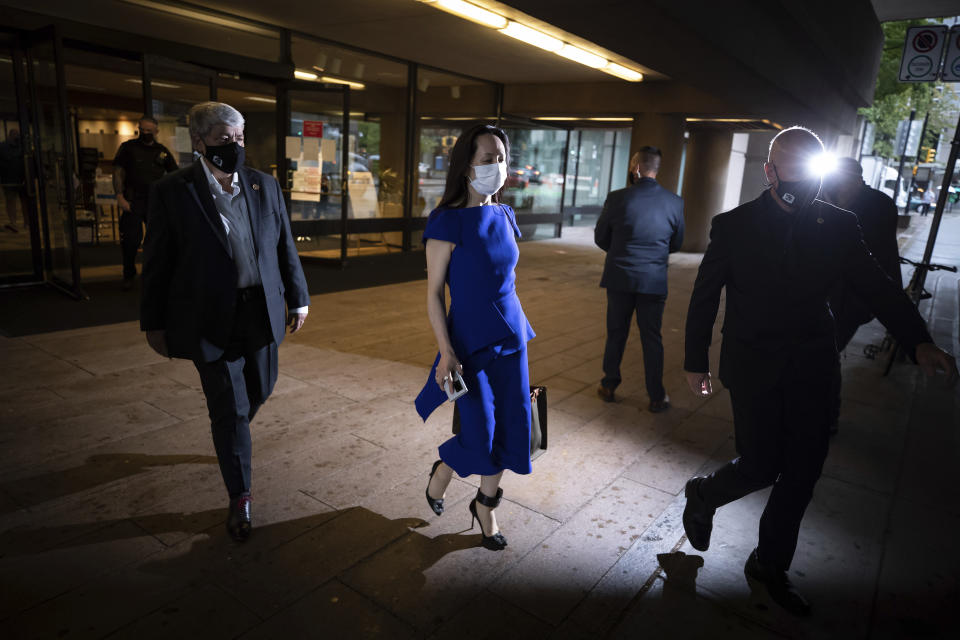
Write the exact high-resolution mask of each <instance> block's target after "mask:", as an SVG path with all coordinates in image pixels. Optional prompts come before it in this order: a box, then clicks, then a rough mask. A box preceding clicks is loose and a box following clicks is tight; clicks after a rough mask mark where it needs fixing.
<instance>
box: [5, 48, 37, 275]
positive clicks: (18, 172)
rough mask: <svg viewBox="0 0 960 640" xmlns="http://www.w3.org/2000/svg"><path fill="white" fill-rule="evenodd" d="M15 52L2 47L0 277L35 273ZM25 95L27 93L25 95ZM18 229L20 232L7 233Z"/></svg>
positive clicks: (25, 136)
mask: <svg viewBox="0 0 960 640" xmlns="http://www.w3.org/2000/svg"><path fill="white" fill-rule="evenodd" d="M13 65H14V57H13V52H12V51H9V50H7V49H0V120H2V122H0V183H2V184H0V189H2V191H3V199H2V203H0V207H3V209H4V213H3V217H2V218H0V280H3V279H4V278H7V277H10V276H22V275H29V274H31V273H33V270H34V266H33V243H32V239H31V234H30V230H31V226H32V225H31V220H30V217H31V216H30V214H31V211H30V205H29V202H28V191H27V183H26V179H27V173H26V171H25V169H24V151H25V149H28V148H29V138H30V132H29V131H24V132H21V131H20V121H19V109H18V106H17V86H16V83H15V82H14V66H13ZM23 97H25V96H23ZM11 231H17V233H8V232H11Z"/></svg>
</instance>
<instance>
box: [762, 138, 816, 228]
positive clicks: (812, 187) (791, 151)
mask: <svg viewBox="0 0 960 640" xmlns="http://www.w3.org/2000/svg"><path fill="white" fill-rule="evenodd" d="M822 153H823V143H822V142H820V138H818V137H817V135H816V134H815V133H814V132H812V131H810V130H809V129H804V128H803V127H790V128H789V129H784V130H783V131H781V132H780V133H778V134H777V135H776V137H774V139H773V140H772V141H771V142H770V153H769V154H768V155H767V162H766V164H764V165H763V172H764V174H765V175H766V177H767V182H768V183H770V184H771V185H772V186H773V190H772V191H773V192H774V194H775V196H776V197H775V198H774V199H775V200H776V201H777V204H779V205H780V206H782V207H784V208H786V209H791V208H795V207H797V206H803V205H805V204H806V203H808V202H812V201H813V199H814V198H815V197H816V195H817V192H818V191H819V190H820V175H819V173H816V172H815V171H814V169H813V167H814V163H815V161H816V160H817V157H818V156H820V155H821V154H822ZM783 185H790V187H789V189H786V188H785V187H783ZM780 191H784V194H780V193H779V192H780ZM786 194H790V195H789V196H787V195H786ZM782 198H785V200H783V199H782ZM794 201H795V202H794ZM801 203H802V204H801Z"/></svg>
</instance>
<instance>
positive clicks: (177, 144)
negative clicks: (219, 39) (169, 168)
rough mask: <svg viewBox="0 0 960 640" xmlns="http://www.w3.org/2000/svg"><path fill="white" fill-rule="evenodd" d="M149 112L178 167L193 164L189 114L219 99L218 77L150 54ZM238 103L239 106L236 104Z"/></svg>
mask: <svg viewBox="0 0 960 640" xmlns="http://www.w3.org/2000/svg"><path fill="white" fill-rule="evenodd" d="M146 68H147V74H146V75H147V76H148V78H147V91H145V94H146V96H147V98H148V100H149V101H150V109H149V114H150V115H152V116H153V117H154V118H156V119H157V123H158V124H157V128H158V140H159V141H160V142H161V143H163V144H164V145H165V146H166V147H167V148H168V149H169V150H170V152H171V153H172V154H173V156H174V160H176V162H177V165H178V166H181V167H183V166H185V165H189V164H192V163H193V145H192V143H191V142H190V129H189V122H188V118H187V113H188V112H189V111H190V108H191V107H193V105H195V104H199V103H201V102H207V101H208V100H216V99H217V76H216V72H214V71H213V70H212V69H207V68H204V67H200V66H197V65H192V64H188V63H185V62H179V61H176V60H170V59H168V58H162V57H159V56H150V55H148V56H146ZM234 106H236V105H234Z"/></svg>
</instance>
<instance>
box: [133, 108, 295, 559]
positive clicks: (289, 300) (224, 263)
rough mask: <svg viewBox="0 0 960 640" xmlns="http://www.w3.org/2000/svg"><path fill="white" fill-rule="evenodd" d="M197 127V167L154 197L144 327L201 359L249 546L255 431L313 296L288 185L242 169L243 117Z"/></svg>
mask: <svg viewBox="0 0 960 640" xmlns="http://www.w3.org/2000/svg"><path fill="white" fill-rule="evenodd" d="M189 118H190V137H191V139H192V141H193V148H194V150H195V151H196V152H197V153H198V154H199V156H200V158H199V160H198V161H197V162H195V163H194V164H193V165H191V166H189V167H184V168H183V169H180V170H178V171H176V172H174V173H171V174H170V175H168V176H166V177H165V178H163V179H162V180H160V181H158V182H157V183H155V184H154V185H153V188H152V191H151V195H150V210H149V214H148V224H147V235H146V239H145V240H144V268H143V299H142V301H141V310H140V328H141V329H142V330H143V331H145V332H146V336H147V342H148V343H149V344H150V346H151V347H152V348H153V349H154V351H156V352H157V353H159V354H160V355H163V356H167V357H171V358H185V359H189V360H192V361H193V363H194V365H195V366H196V368H197V371H198V372H199V374H200V382H201V384H202V386H203V392H204V394H205V395H206V398H207V408H208V410H209V413H210V422H211V428H212V431H213V443H214V447H215V449H216V451H217V459H218V460H219V462H220V472H221V474H222V475H223V481H224V483H225V484H226V488H227V493H228V494H229V496H230V502H229V515H228V518H227V531H228V533H229V534H230V536H231V537H233V538H234V539H235V540H237V541H240V542H242V541H244V540H246V539H247V538H248V537H249V536H250V532H251V527H252V524H251V501H252V498H251V473H250V471H251V438H250V421H251V420H253V417H254V415H255V414H256V412H257V410H258V409H259V408H260V407H261V406H262V405H263V403H264V402H265V401H266V400H267V398H268V397H269V396H270V393H271V392H272V391H273V387H274V384H275V383H276V380H277V347H278V346H279V344H280V342H281V341H282V340H283V337H284V333H285V331H286V327H287V326H289V327H290V332H291V333H293V332H295V331H297V330H299V329H300V327H301V326H303V323H304V321H305V320H306V317H307V306H308V305H309V303H310V297H309V294H308V293H307V283H306V279H305V278H304V276H303V269H302V267H301V266H300V259H299V257H298V255H297V248H296V245H295V244H294V241H293V236H292V235H291V233H290V221H289V218H288V217H287V210H286V206H285V204H284V200H283V195H282V194H281V191H280V185H279V184H278V183H277V181H276V179H274V178H273V177H272V176H269V175H267V174H265V173H261V172H260V171H256V170H254V169H251V168H249V167H245V166H243V162H244V138H243V134H244V131H243V127H244V120H243V116H242V115H241V114H240V112H239V111H237V110H236V109H234V108H233V107H231V106H230V105H227V104H223V103H221V102H204V103H201V104H198V105H196V106H194V107H193V108H192V109H191V110H190V114H189Z"/></svg>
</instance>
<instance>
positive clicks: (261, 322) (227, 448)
mask: <svg viewBox="0 0 960 640" xmlns="http://www.w3.org/2000/svg"><path fill="white" fill-rule="evenodd" d="M257 289H258V290H259V291H258V293H254V294H252V295H250V294H246V295H245V294H243V291H249V290H241V292H239V295H238V300H237V314H236V321H235V323H234V330H233V332H232V336H231V339H230V344H229V345H228V346H227V349H226V350H225V351H224V353H223V355H222V356H221V357H220V358H218V359H217V360H214V361H212V362H203V361H200V360H195V361H194V365H195V366H196V368H197V371H198V372H199V373H200V382H201V384H202V386H203V393H204V395H205V396H206V398H207V410H208V412H209V414H210V426H211V430H212V432H213V445H214V448H215V449H216V451H217V460H218V462H219V463H220V473H221V475H222V476H223V482H224V484H225V485H226V488H227V493H229V495H230V497H231V498H237V497H239V496H242V495H249V493H250V486H251V484H250V483H251V473H250V471H251V457H252V453H253V448H252V442H251V438H250V422H251V421H252V420H253V417H254V416H255V415H256V413H257V410H258V409H259V408H260V407H261V406H262V405H263V403H264V402H266V400H267V398H268V397H269V396H270V393H271V392H272V391H273V387H274V385H275V384H276V382H277V374H278V366H277V344H276V343H275V342H274V341H273V339H272V337H270V334H269V318H268V317H267V306H266V301H265V300H264V297H263V289H262V288H257ZM247 296H249V298H248V299H246V300H244V299H242V298H244V297H247Z"/></svg>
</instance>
